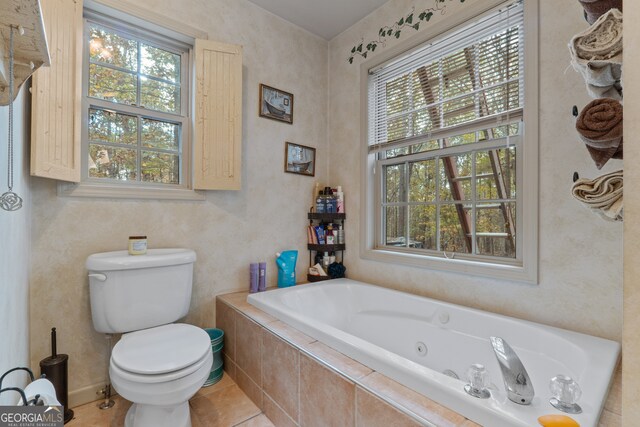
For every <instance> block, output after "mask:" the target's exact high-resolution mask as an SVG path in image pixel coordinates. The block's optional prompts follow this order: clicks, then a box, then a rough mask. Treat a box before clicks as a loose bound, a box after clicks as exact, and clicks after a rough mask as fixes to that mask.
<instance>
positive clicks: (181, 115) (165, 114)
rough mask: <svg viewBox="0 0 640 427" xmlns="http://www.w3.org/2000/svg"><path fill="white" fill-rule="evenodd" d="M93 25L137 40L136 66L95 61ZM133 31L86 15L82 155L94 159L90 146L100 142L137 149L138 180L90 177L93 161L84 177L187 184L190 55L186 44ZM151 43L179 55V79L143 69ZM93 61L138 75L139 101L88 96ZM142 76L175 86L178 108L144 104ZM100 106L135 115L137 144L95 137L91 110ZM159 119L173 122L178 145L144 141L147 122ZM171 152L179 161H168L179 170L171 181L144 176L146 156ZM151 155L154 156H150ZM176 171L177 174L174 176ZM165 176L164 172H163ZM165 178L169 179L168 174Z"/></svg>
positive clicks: (146, 183) (145, 183)
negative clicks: (177, 44) (144, 53)
mask: <svg viewBox="0 0 640 427" xmlns="http://www.w3.org/2000/svg"><path fill="white" fill-rule="evenodd" d="M91 26H94V27H97V28H100V29H101V30H104V31H108V32H110V33H112V34H114V35H117V36H119V37H123V38H125V39H128V40H131V41H134V42H135V46H136V62H137V65H136V69H135V71H134V70H131V69H127V68H123V67H119V66H117V65H114V64H109V63H106V62H100V61H95V60H92V59H91V57H90V56H91V55H90V54H89V49H90V47H89V38H90V35H89V33H90V27H91ZM134 33H135V34H136V35H135V36H134V35H131V34H128V33H127V32H126V31H120V30H115V29H113V28H111V27H110V26H109V25H108V24H107V23H103V22H99V21H98V20H95V19H93V18H91V19H85V30H84V52H85V53H84V56H85V61H84V64H85V65H84V73H83V74H84V79H83V93H84V101H83V110H84V111H85V115H86V116H85V117H86V119H85V120H84V121H83V140H84V141H85V142H84V143H83V150H86V151H84V152H85V153H86V154H83V156H84V157H83V158H85V159H87V161H88V162H89V163H91V162H93V159H91V158H90V153H89V149H90V147H91V146H92V145H94V146H95V145H100V146H104V147H108V148H114V149H116V148H117V149H127V150H135V152H136V155H135V159H136V162H135V163H136V164H135V180H128V179H125V180H121V179H118V178H117V177H114V178H112V177H109V178H104V177H90V174H89V171H90V165H89V164H88V163H87V164H84V165H83V170H84V172H83V176H84V180H85V181H89V182H98V183H100V182H102V183H110V184H112V183H127V184H131V183H135V184H136V185H142V186H156V187H157V186H161V187H185V185H186V184H187V183H186V182H185V179H184V176H185V174H186V173H188V171H186V170H185V165H186V164H187V162H186V161H185V160H184V157H183V145H184V142H185V137H186V134H187V131H188V123H189V118H188V111H189V108H188V99H189V94H188V77H187V74H188V73H187V72H186V70H188V65H189V57H188V49H187V48H186V47H184V48H180V49H177V48H175V47H174V46H173V45H172V44H171V43H169V42H167V43H163V42H162V41H160V42H158V41H155V39H154V37H153V36H152V35H150V34H149V35H148V36H149V37H148V38H147V37H145V36H144V34H140V35H138V33H139V31H132V34H134ZM143 44H144V45H145V46H149V47H150V48H155V49H159V50H162V51H165V52H168V53H170V54H175V55H177V56H178V57H179V60H178V61H177V64H176V65H177V75H178V78H177V79H176V81H171V80H168V79H164V78H160V77H156V76H152V75H149V74H146V73H144V72H143V70H142V67H143V58H142V50H143V49H142V45H143ZM90 65H94V66H96V67H104V68H106V69H111V70H116V71H120V72H124V73H127V74H129V75H132V76H135V81H136V94H135V96H136V102H135V103H132V104H126V103H117V102H112V101H110V100H107V99H100V98H96V97H91V96H89V88H90V85H91V81H90V79H89V73H90ZM142 79H146V80H149V81H155V82H160V83H164V84H167V85H171V86H174V87H175V88H176V89H177V91H178V94H177V96H175V99H176V103H179V106H178V111H175V112H172V111H160V110H154V109H152V108H146V107H145V106H141V105H140V104H142V102H141V100H142V86H143V83H142ZM92 110H94V111H96V110H100V111H102V112H103V113H106V114H112V115H113V116H114V117H115V115H116V114H122V115H127V116H131V117H135V122H136V144H135V146H132V145H130V144H122V143H117V142H113V141H104V140H94V139H91V138H90V137H89V135H90V132H89V128H90V126H91V111H92ZM145 121H146V123H152V122H158V123H162V124H165V125H168V126H173V129H174V131H173V139H174V141H175V148H171V147H169V148H167V147H165V148H162V147H158V146H149V145H145V143H144V142H143V131H144V126H143V124H144V123H145ZM163 155H169V156H172V157H173V159H174V161H175V162H177V165H176V164H174V163H172V162H171V161H169V163H168V167H169V168H173V170H174V172H176V171H175V169H176V168H177V173H174V172H170V173H168V176H169V178H168V179H169V182H158V180H157V179H154V177H153V176H152V177H151V178H150V179H149V180H146V179H145V178H144V176H143V167H142V163H143V161H144V159H145V157H146V156H163ZM149 158H151V157H149ZM175 175H177V176H175ZM160 177H161V178H162V174H161V175H160ZM164 179H167V178H166V177H165V178H164Z"/></svg>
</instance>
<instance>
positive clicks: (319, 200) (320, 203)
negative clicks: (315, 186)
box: [316, 191, 324, 213]
mask: <svg viewBox="0 0 640 427" xmlns="http://www.w3.org/2000/svg"><path fill="white" fill-rule="evenodd" d="M316 213H324V194H323V192H322V191H320V192H318V197H316Z"/></svg>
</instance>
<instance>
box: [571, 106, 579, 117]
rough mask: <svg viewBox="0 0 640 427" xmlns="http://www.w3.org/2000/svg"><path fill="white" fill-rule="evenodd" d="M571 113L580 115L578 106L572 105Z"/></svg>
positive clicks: (574, 115) (575, 115) (576, 115)
mask: <svg viewBox="0 0 640 427" xmlns="http://www.w3.org/2000/svg"><path fill="white" fill-rule="evenodd" d="M571 114H573V117H578V116H579V115H580V113H578V106H577V105H574V106H573V108H572V109H571Z"/></svg>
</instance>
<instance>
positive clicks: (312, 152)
mask: <svg viewBox="0 0 640 427" xmlns="http://www.w3.org/2000/svg"><path fill="white" fill-rule="evenodd" d="M284 171H285V172H287V173H297V174H300V175H306V176H315V175H316V149H315V148H313V147H307V146H306V145H300V144H294V143H292V142H287V143H285V147H284Z"/></svg>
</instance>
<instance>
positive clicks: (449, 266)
mask: <svg viewBox="0 0 640 427" xmlns="http://www.w3.org/2000/svg"><path fill="white" fill-rule="evenodd" d="M361 258H363V259H367V260H371V261H378V262H387V263H393V264H401V265H407V266H410V267H421V268H427V269H432V270H440V271H446V272H451V273H459V274H467V275H473V276H483V277H489V278H492V279H501V280H514V281H519V282H524V283H529V284H537V283H538V270H537V266H536V265H535V263H529V264H527V263H526V262H525V263H523V264H522V265H520V264H498V263H488V262H479V261H472V260H462V259H444V258H436V257H429V256H425V255H419V254H414V253H402V252H394V251H390V250H384V249H363V250H362V251H361Z"/></svg>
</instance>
